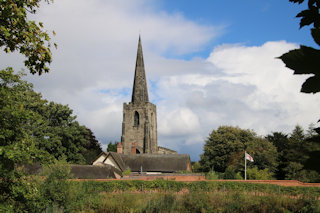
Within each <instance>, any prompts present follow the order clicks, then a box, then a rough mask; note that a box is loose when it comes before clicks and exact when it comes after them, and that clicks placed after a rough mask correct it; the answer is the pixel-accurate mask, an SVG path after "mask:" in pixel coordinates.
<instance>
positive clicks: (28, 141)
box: [0, 68, 101, 212]
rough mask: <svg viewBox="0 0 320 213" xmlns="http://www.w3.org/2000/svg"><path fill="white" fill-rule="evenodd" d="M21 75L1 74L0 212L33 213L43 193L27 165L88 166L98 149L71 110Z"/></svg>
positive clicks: (6, 71) (7, 70) (90, 133)
mask: <svg viewBox="0 0 320 213" xmlns="http://www.w3.org/2000/svg"><path fill="white" fill-rule="evenodd" d="M22 76H23V74H22V73H20V74H14V71H13V70H12V68H7V69H6V70H0V211H2V210H3V206H5V209H6V210H7V211H11V212H17V211H18V209H23V210H24V211H27V212H32V211H34V208H35V206H34V205H36V203H37V202H36V200H37V196H38V195H39V193H38V189H37V188H36V187H35V185H34V184H32V182H31V179H30V177H28V174H27V172H26V171H25V169H24V168H23V167H24V166H25V165H26V164H33V163H35V162H38V163H42V164H49V163H52V162H53V160H54V158H56V159H66V160H67V161H68V162H69V163H85V162H86V160H87V159H86V158H85V157H86V153H87V152H88V150H89V151H93V150H96V149H99V147H98V146H99V144H98V142H97V141H93V142H92V143H91V141H90V140H93V139H94V138H95V137H94V136H93V134H92V132H91V131H90V132H89V131H88V130H87V128H86V127H85V126H81V125H80V124H79V123H78V122H77V121H76V120H75V119H76V116H73V115H72V110H71V109H70V108H69V107H68V106H66V105H61V104H56V103H53V102H50V103H48V101H47V100H45V99H43V98H42V96H41V94H39V93H36V92H35V91H34V90H33V86H32V84H29V83H28V82H26V81H23V80H21V77H22ZM97 147H98V148H97ZM100 150H101V148H100Z"/></svg>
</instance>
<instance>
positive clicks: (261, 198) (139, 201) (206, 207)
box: [64, 180, 320, 213]
mask: <svg viewBox="0 0 320 213" xmlns="http://www.w3.org/2000/svg"><path fill="white" fill-rule="evenodd" d="M69 190H70V193H69V196H68V197H67V198H66V200H65V201H66V202H65V207H64V210H65V211H66V212H101V213H102V212H320V201H319V197H320V188H319V187H283V186H277V185H271V184H254V183H242V182H240V183H239V182H207V181H200V182H189V183H187V182H176V181H165V180H155V181H138V180H134V181H108V182H98V181H83V182H77V181H70V189H69Z"/></svg>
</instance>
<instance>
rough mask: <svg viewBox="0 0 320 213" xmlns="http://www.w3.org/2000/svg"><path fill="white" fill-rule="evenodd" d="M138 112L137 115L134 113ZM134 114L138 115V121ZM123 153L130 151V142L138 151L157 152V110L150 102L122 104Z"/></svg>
mask: <svg viewBox="0 0 320 213" xmlns="http://www.w3.org/2000/svg"><path fill="white" fill-rule="evenodd" d="M136 114H138V116H137V115H136ZM135 116H136V117H138V121H137V118H136V121H135ZM121 141H122V143H123V154H129V153H131V145H132V142H135V143H136V149H137V151H139V152H140V153H157V152H158V142H157V112H156V106H155V105H154V104H152V103H150V102H145V103H139V104H133V103H132V102H130V103H129V104H127V103H124V104H123V122H122V137H121Z"/></svg>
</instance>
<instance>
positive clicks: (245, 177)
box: [244, 151, 247, 180]
mask: <svg viewBox="0 0 320 213" xmlns="http://www.w3.org/2000/svg"><path fill="white" fill-rule="evenodd" d="M244 180H247V156H246V151H244Z"/></svg>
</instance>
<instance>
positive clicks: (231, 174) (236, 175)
mask: <svg viewBox="0 0 320 213" xmlns="http://www.w3.org/2000/svg"><path fill="white" fill-rule="evenodd" d="M222 178H223V179H232V180H243V177H242V176H241V174H240V172H235V171H234V170H233V168H231V167H228V168H227V169H226V171H225V172H224V173H223V174H222Z"/></svg>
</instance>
